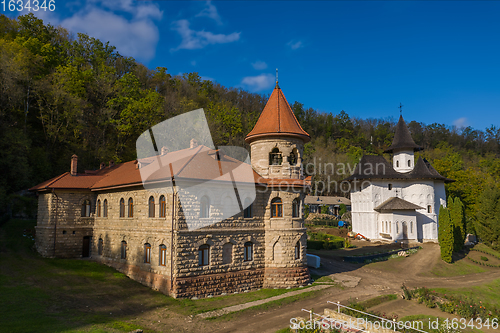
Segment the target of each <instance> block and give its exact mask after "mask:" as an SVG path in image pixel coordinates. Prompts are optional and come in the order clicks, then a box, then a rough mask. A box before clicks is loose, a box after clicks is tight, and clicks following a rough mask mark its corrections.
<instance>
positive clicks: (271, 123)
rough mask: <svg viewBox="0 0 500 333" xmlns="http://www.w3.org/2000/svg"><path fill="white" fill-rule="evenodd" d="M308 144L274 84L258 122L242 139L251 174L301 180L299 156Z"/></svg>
mask: <svg viewBox="0 0 500 333" xmlns="http://www.w3.org/2000/svg"><path fill="white" fill-rule="evenodd" d="M310 140H311V137H310V136H309V134H307V132H306V131H304V130H303V129H302V127H301V126H300V124H299V122H298V121H297V118H295V115H294V114H293V111H292V108H291V107H290V105H289V104H288V102H287V100H286V98H285V95H283V92H282V91H281V89H280V87H279V85H278V83H276V87H275V88H274V91H273V93H272V94H271V97H269V100H268V101H267V104H266V106H265V107H264V110H263V111H262V114H261V115H260V117H259V120H258V121H257V123H256V124H255V127H254V128H253V130H252V131H251V132H250V133H249V134H248V135H247V137H246V138H245V141H246V142H247V143H249V144H250V150H251V161H252V166H253V168H254V170H255V171H256V172H257V173H258V174H259V175H261V176H262V177H264V178H289V179H303V172H302V154H303V152H304V144H305V143H306V142H309V141H310Z"/></svg>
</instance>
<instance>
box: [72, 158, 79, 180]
mask: <svg viewBox="0 0 500 333" xmlns="http://www.w3.org/2000/svg"><path fill="white" fill-rule="evenodd" d="M77 165H78V156H76V155H73V156H71V175H72V176H76V169H77Z"/></svg>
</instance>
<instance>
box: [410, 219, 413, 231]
mask: <svg viewBox="0 0 500 333" xmlns="http://www.w3.org/2000/svg"><path fill="white" fill-rule="evenodd" d="M410 234H413V221H410Z"/></svg>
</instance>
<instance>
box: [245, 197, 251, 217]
mask: <svg viewBox="0 0 500 333" xmlns="http://www.w3.org/2000/svg"><path fill="white" fill-rule="evenodd" d="M245 207H246V208H245V210H244V211H243V217H244V218H246V219H248V218H251V217H253V212H252V210H253V202H252V200H251V199H250V198H246V199H245Z"/></svg>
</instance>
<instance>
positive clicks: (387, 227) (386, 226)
mask: <svg viewBox="0 0 500 333" xmlns="http://www.w3.org/2000/svg"><path fill="white" fill-rule="evenodd" d="M387 224H388V222H387V221H385V232H387V231H388V230H389V226H388V225H387Z"/></svg>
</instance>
